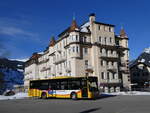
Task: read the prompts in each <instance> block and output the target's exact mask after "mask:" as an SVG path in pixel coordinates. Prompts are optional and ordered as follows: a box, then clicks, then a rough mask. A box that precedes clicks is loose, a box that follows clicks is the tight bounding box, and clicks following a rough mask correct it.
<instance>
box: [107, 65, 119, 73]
mask: <svg viewBox="0 0 150 113" xmlns="http://www.w3.org/2000/svg"><path fill="white" fill-rule="evenodd" d="M107 70H108V71H110V72H113V73H116V72H117V69H116V67H114V66H109V67H108V69H107Z"/></svg>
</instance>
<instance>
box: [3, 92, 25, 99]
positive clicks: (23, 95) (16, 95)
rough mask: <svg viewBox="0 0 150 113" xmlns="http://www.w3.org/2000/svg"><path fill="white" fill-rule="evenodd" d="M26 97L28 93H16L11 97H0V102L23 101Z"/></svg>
mask: <svg viewBox="0 0 150 113" xmlns="http://www.w3.org/2000/svg"><path fill="white" fill-rule="evenodd" d="M27 97H28V93H22V92H21V93H16V94H15V95H13V96H4V95H0V100H11V99H24V98H27Z"/></svg>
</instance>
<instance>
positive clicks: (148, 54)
mask: <svg viewBox="0 0 150 113" xmlns="http://www.w3.org/2000/svg"><path fill="white" fill-rule="evenodd" d="M138 63H143V64H145V65H147V66H149V67H150V48H146V49H145V50H144V51H143V52H142V53H141V54H140V55H139V57H138V58H137V59H136V60H134V61H132V62H130V67H133V66H134V65H136V64H138Z"/></svg>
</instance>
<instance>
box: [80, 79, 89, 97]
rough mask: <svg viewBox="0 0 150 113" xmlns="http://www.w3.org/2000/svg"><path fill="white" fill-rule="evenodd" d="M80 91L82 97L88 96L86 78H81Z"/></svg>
mask: <svg viewBox="0 0 150 113" xmlns="http://www.w3.org/2000/svg"><path fill="white" fill-rule="evenodd" d="M81 86H82V88H81V92H82V97H83V98H84V97H85V98H87V97H88V87H87V80H82V81H81Z"/></svg>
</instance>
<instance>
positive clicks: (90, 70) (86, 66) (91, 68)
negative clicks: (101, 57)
mask: <svg viewBox="0 0 150 113" xmlns="http://www.w3.org/2000/svg"><path fill="white" fill-rule="evenodd" d="M85 71H87V72H89V73H93V67H92V66H91V65H85Z"/></svg>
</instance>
